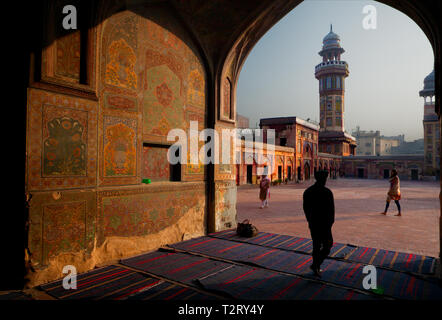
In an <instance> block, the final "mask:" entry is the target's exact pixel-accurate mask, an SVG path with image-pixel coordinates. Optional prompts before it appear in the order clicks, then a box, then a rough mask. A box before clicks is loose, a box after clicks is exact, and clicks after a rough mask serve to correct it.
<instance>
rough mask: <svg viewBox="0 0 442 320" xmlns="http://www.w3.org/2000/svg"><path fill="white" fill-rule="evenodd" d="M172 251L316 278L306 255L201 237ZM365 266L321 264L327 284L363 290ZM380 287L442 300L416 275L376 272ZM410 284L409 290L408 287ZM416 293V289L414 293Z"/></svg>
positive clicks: (440, 290)
mask: <svg viewBox="0 0 442 320" xmlns="http://www.w3.org/2000/svg"><path fill="white" fill-rule="evenodd" d="M170 246H171V247H173V248H176V249H181V250H185V251H189V252H195V253H201V254H204V255H208V256H212V257H216V258H222V259H227V260H233V261H237V262H242V263H246V264H253V265H256V266H259V267H263V268H267V269H271V270H274V271H279V272H287V273H291V274H294V275H300V276H304V277H307V278H314V275H313V273H312V271H311V270H310V268H309V267H310V265H311V263H312V257H311V256H310V255H307V254H303V253H297V252H291V251H287V250H280V249H277V248H267V247H263V246H259V245H253V244H249V243H244V242H242V243H238V242H233V241H227V240H223V239H218V238H213V237H212V238H211V237H200V238H196V239H192V240H189V241H184V242H180V243H176V244H173V245H170ZM363 267H364V264H363V263H355V262H350V261H341V260H335V259H326V260H325V261H324V263H323V264H322V266H321V268H322V269H323V274H322V279H321V280H324V281H327V282H330V283H333V284H336V285H341V286H345V287H347V288H355V289H359V290H364V288H363V285H362V283H363V279H364V277H365V276H366V274H364V273H363V272H362V271H363ZM377 270H378V271H377V272H378V282H377V283H378V285H379V286H380V287H382V288H384V293H385V294H387V295H390V296H391V297H393V298H397V299H432V298H434V297H439V298H442V288H441V287H439V286H438V285H437V284H435V283H434V282H432V281H427V280H422V279H419V278H417V277H415V276H412V275H409V274H406V273H403V272H397V271H393V270H385V269H377ZM407 283H411V284H410V286H411V288H410V289H407V290H402V289H399V288H403V287H405V286H406V287H407V288H408V285H407ZM413 290H416V292H414V291H413Z"/></svg>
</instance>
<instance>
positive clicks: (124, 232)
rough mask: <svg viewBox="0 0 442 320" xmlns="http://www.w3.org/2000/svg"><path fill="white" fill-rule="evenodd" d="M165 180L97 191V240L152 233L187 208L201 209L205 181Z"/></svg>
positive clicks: (173, 219) (177, 217)
mask: <svg viewBox="0 0 442 320" xmlns="http://www.w3.org/2000/svg"><path fill="white" fill-rule="evenodd" d="M173 184H174V183H168V184H167V185H164V186H154V185H149V186H144V187H140V188H137V189H130V190H112V191H100V192H99V194H98V206H99V208H100V209H99V210H100V214H99V226H100V239H99V242H101V241H103V240H104V239H105V238H106V237H111V236H118V237H134V236H144V235H147V234H153V233H157V232H159V231H161V230H162V229H164V228H167V227H169V226H171V225H173V224H174V223H176V222H177V221H178V220H179V219H180V218H181V217H183V216H184V215H185V214H186V213H187V212H188V211H189V210H192V209H193V210H196V211H200V210H204V207H202V206H201V204H203V203H204V201H205V200H204V199H205V188H204V184H200V183H198V184H195V183H191V182H189V183H186V185H184V184H183V183H179V182H178V183H177V185H176V186H173Z"/></svg>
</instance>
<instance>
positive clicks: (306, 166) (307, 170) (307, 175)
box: [304, 162, 310, 180]
mask: <svg viewBox="0 0 442 320" xmlns="http://www.w3.org/2000/svg"><path fill="white" fill-rule="evenodd" d="M304 179H305V180H310V165H309V163H308V162H306V163H305V164H304Z"/></svg>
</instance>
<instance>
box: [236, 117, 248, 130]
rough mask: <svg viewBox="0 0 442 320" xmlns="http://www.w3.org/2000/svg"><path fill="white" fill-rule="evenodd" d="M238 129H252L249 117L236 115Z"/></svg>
mask: <svg viewBox="0 0 442 320" xmlns="http://www.w3.org/2000/svg"><path fill="white" fill-rule="evenodd" d="M236 127H237V128H238V129H247V128H250V120H249V118H247V117H244V116H242V115H240V114H238V113H237V114H236Z"/></svg>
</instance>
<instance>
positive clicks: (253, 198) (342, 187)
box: [237, 179, 440, 257]
mask: <svg viewBox="0 0 442 320" xmlns="http://www.w3.org/2000/svg"><path fill="white" fill-rule="evenodd" d="M313 183H314V180H311V181H307V182H303V183H300V184H288V185H284V184H283V185H280V186H274V187H271V191H270V201H269V207H268V208H265V209H260V208H259V207H260V201H259V199H258V195H259V189H258V188H257V186H254V187H251V186H244V187H243V186H241V187H238V197H237V211H238V220H243V219H246V218H247V219H250V220H251V222H252V223H253V224H255V225H256V226H257V227H258V229H259V230H260V231H267V232H274V233H282V234H288V235H296V236H299V237H310V232H309V229H308V226H307V223H306V220H305V216H304V212H303V210H302V194H303V192H304V190H305V189H306V188H307V187H308V186H310V185H311V184H313ZM327 187H328V188H330V189H331V190H332V191H333V194H334V198H335V208H336V214H335V215H336V218H335V224H334V226H333V237H334V240H335V241H336V242H344V243H350V244H354V245H363V246H368V247H374V248H383V249H389V250H396V251H402V252H409V253H418V254H423V255H429V256H434V257H438V256H439V215H440V211H439V192H440V185H439V182H423V181H401V192H402V200H401V201H400V203H401V207H402V217H396V216H394V215H395V214H396V213H397V209H396V205H395V204H394V202H392V203H391V204H390V208H389V211H388V214H387V216H383V215H381V214H380V212H381V211H383V210H384V207H385V198H386V193H387V190H388V181H387V180H371V179H337V180H330V179H329V180H328V181H327Z"/></svg>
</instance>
